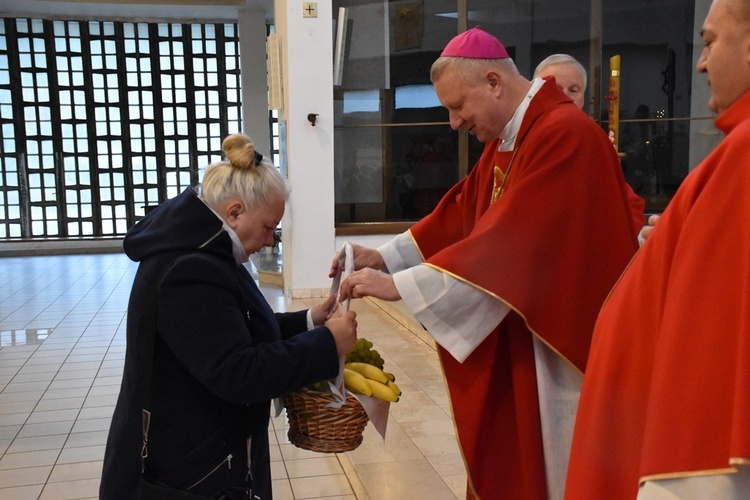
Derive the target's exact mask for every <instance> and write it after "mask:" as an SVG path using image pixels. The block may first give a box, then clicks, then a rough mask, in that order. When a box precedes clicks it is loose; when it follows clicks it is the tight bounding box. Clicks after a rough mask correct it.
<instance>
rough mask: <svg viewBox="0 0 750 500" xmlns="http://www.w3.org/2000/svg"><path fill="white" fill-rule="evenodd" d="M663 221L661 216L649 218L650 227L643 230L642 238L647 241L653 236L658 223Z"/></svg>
mask: <svg viewBox="0 0 750 500" xmlns="http://www.w3.org/2000/svg"><path fill="white" fill-rule="evenodd" d="M659 219H661V215H651V216H649V218H648V225H647V226H645V227H644V228H643V229H641V238H642V239H644V240H645V239H646V238H648V237H649V235H651V231H653V230H654V227H655V226H656V223H657V222H659Z"/></svg>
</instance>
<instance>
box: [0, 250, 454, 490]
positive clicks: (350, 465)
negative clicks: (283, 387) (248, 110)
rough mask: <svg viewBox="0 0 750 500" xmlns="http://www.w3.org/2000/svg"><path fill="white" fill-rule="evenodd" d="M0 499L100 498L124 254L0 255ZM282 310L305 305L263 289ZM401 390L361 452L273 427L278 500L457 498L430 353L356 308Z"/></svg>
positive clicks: (447, 423)
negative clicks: (300, 441)
mask: <svg viewBox="0 0 750 500" xmlns="http://www.w3.org/2000/svg"><path fill="white" fill-rule="evenodd" d="M0 262H1V263H2V265H0V498H2V499H4V500H13V499H23V500H27V499H34V498H40V499H54V500H63V499H84V498H96V497H97V491H98V486H99V477H100V473H101V460H102V456H103V453H104V443H105V440H106V435H107V429H108V428H109V421H110V418H111V415H112V410H113V408H114V404H115V401H116V398H117V393H118V390H119V384H120V377H121V372H122V362H123V358H124V351H125V345H124V344H125V311H126V307H127V299H128V294H129V292H130V285H131V283H132V279H133V276H134V274H135V271H136V265H135V264H134V263H132V262H130V261H129V260H128V259H127V258H126V257H125V256H124V255H121V254H104V255H80V256H53V257H47V256H44V257H41V256H36V257H5V258H0ZM263 291H264V293H265V294H266V296H267V298H268V300H269V302H270V303H271V305H272V306H273V307H274V308H275V309H276V310H278V311H282V310H296V309H301V308H305V307H309V306H310V305H312V304H313V303H314V302H315V301H314V300H291V299H288V298H287V297H285V296H283V294H282V293H281V290H280V289H278V288H274V287H269V286H264V287H263ZM352 309H354V310H356V311H357V313H358V322H359V333H360V335H362V336H365V337H367V338H368V339H370V340H371V341H372V342H373V343H374V344H375V347H376V348H377V349H378V350H379V351H380V353H381V354H382V355H383V357H384V358H385V360H386V367H387V368H388V370H389V371H392V372H393V373H394V374H395V375H396V377H397V381H398V383H399V385H400V387H401V389H402V390H403V393H404V394H403V396H402V397H401V400H400V401H399V402H398V403H394V404H392V405H391V407H390V417H389V421H388V431H387V435H386V439H385V440H383V439H381V437H380V435H379V434H378V433H377V432H376V431H375V430H374V429H373V427H372V424H368V426H367V428H366V429H365V434H364V441H363V443H362V445H361V446H360V447H359V448H357V449H356V450H354V451H352V452H348V453H340V454H321V453H314V452H310V451H305V450H301V449H299V448H296V447H295V446H293V445H291V444H290V443H289V442H288V440H287V437H286V426H287V424H286V418H285V416H284V415H283V414H282V415H281V416H279V417H277V418H274V419H273V420H272V428H271V429H270V430H269V432H270V433H271V438H272V443H274V444H273V446H272V449H271V456H272V460H273V471H272V472H273V477H274V498H276V499H277V500H288V499H301V498H340V499H344V498H347V499H354V498H358V499H368V498H369V499H373V500H381V499H388V500H391V499H396V500H398V499H410V500H411V499H422V498H429V499H431V500H442V499H447V500H455V499H456V498H463V497H464V492H465V482H466V475H465V473H464V467H463V462H462V459H461V457H460V454H459V452H458V447H457V445H456V441H455V435H454V428H453V421H452V419H451V417H450V408H449V405H448V402H447V397H446V394H445V386H444V382H443V377H442V374H441V371H440V366H439V362H438V359H437V354H436V352H435V349H434V346H433V345H432V343H431V342H430V341H429V338H427V337H425V336H424V335H423V334H420V335H415V334H414V333H412V332H411V331H410V330H409V329H408V328H406V327H404V326H402V324H400V323H399V322H397V321H395V320H394V319H393V318H392V317H391V316H389V315H388V314H386V313H385V312H384V311H383V310H382V309H380V308H378V307H377V306H376V305H374V304H373V303H371V302H368V301H355V302H354V303H353V304H352Z"/></svg>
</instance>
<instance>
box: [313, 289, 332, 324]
mask: <svg viewBox="0 0 750 500" xmlns="http://www.w3.org/2000/svg"><path fill="white" fill-rule="evenodd" d="M335 304H336V296H335V295H329V296H328V298H327V299H326V300H325V302H321V303H320V304H316V305H314V306H312V307H311V308H310V313H311V315H312V320H313V325H314V326H315V327H319V326H322V325H323V324H324V323H325V322H326V321H327V320H329V319H331V313H332V312H333V306H334V305H335Z"/></svg>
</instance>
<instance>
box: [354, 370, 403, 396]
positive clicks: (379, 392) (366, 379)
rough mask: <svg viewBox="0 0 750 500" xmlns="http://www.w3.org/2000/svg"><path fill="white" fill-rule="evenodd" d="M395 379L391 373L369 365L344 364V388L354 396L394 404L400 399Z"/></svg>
mask: <svg viewBox="0 0 750 500" xmlns="http://www.w3.org/2000/svg"><path fill="white" fill-rule="evenodd" d="M395 379H396V377H394V376H393V374H392V373H388V372H384V371H383V370H382V369H380V368H378V367H377V366H375V365H371V364H369V363H358V362H352V363H346V364H344V386H345V387H346V388H347V389H348V390H350V391H352V392H354V393H356V394H362V395H363V396H370V397H373V398H378V399H383V400H385V401H390V402H394V403H395V402H396V401H398V399H399V398H400V397H401V389H399V388H398V386H397V385H396V383H395Z"/></svg>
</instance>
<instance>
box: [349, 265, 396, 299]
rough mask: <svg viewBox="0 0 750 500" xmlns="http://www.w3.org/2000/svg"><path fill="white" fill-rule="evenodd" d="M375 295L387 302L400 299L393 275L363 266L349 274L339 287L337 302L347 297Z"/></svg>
mask: <svg viewBox="0 0 750 500" xmlns="http://www.w3.org/2000/svg"><path fill="white" fill-rule="evenodd" d="M362 297H375V298H377V299H381V300H387V301H389V302H395V301H397V300H400V299H401V295H400V294H399V293H398V289H397V288H396V285H395V284H394V283H393V276H391V275H390V274H386V273H384V272H382V271H376V270H375V269H370V268H365V269H361V270H359V271H355V272H353V273H352V274H350V275H349V276H348V277H347V278H346V279H345V280H344V281H343V282H342V283H341V287H340V288H339V302H343V301H344V300H346V299H348V298H353V299H359V298H362Z"/></svg>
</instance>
